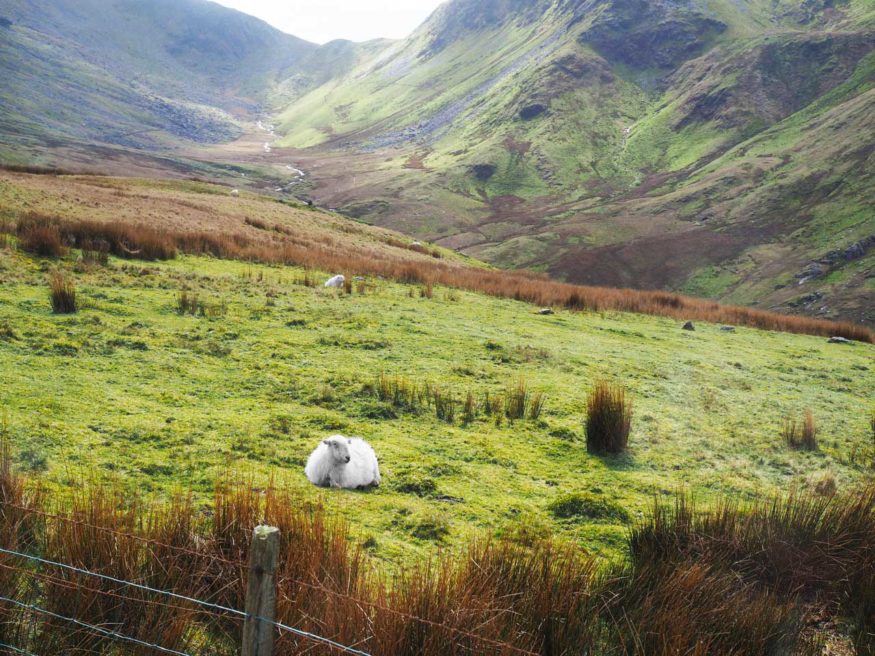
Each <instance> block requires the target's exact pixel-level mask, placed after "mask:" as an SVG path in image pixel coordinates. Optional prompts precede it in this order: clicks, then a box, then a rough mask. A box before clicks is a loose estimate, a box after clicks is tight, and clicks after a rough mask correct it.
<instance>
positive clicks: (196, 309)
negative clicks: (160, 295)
mask: <svg viewBox="0 0 875 656" xmlns="http://www.w3.org/2000/svg"><path fill="white" fill-rule="evenodd" d="M227 311H228V308H227V306H226V305H225V303H224V302H222V303H207V302H206V301H204V300H203V299H202V298H201V297H200V295H198V294H197V293H194V292H189V291H188V290H183V291H181V292H179V294H177V295H176V313H177V314H180V315H185V314H190V315H192V316H200V317H221V316H224V315H225V314H226V313H227Z"/></svg>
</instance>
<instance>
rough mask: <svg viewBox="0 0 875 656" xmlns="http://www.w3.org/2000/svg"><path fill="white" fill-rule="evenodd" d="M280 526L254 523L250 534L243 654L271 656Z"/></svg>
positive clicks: (274, 628)
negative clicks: (256, 525)
mask: <svg viewBox="0 0 875 656" xmlns="http://www.w3.org/2000/svg"><path fill="white" fill-rule="evenodd" d="M279 548H280V530H279V529H278V528H274V527H272V526H258V527H256V528H255V531H254V532H253V534H252V548H251V551H250V555H249V582H248V584H247V586H246V621H245V623H244V625H243V656H273V642H274V636H275V635H276V627H275V626H274V624H273V621H274V617H275V614H276V583H275V581H274V572H275V571H276V561H277V558H278V556H279V550H280V549H279Z"/></svg>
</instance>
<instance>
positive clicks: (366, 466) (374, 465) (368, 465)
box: [304, 435, 380, 490]
mask: <svg viewBox="0 0 875 656" xmlns="http://www.w3.org/2000/svg"><path fill="white" fill-rule="evenodd" d="M304 473H305V474H306V475H307V479H308V480H309V481H310V482H311V483H313V485H318V486H319V487H333V488H343V489H345V490H357V489H359V488H363V487H376V486H377V485H379V484H380V465H379V463H378V462H377V454H376V453H374V450H373V449H372V448H371V446H370V445H369V444H368V443H367V442H365V441H364V440H362V439H359V438H358V437H353V438H348V437H344V436H343V435H335V436H334V437H331V438H329V439H327V440H325V441H324V442H322V444H320V445H319V446H318V447H316V450H315V451H313V453H312V454H310V458H309V459H308V460H307V466H306V467H305V468H304Z"/></svg>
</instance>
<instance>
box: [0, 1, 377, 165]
mask: <svg viewBox="0 0 875 656" xmlns="http://www.w3.org/2000/svg"><path fill="white" fill-rule="evenodd" d="M0 16H2V17H3V18H4V19H5V20H4V25H5V27H0V70H2V72H3V75H4V81H5V83H4V88H3V90H2V92H0V122H2V123H0V129H2V132H3V133H4V134H6V135H9V136H12V137H15V138H17V139H18V140H19V141H21V140H27V139H28V137H29V138H30V141H32V142H36V143H44V142H45V141H46V139H47V138H48V139H49V140H57V141H62V142H67V141H72V142H81V143H84V144H93V143H104V144H114V145H118V146H124V147H128V148H135V149H136V148H140V149H142V148H159V147H165V148H176V147H178V146H179V145H180V143H185V142H186V141H189V142H198V143H215V142H221V141H228V140H230V139H233V138H235V137H236V136H239V134H240V133H241V129H240V127H239V126H238V125H236V123H235V118H236V117H241V116H251V115H255V114H256V113H257V112H259V111H260V108H261V107H262V105H263V104H264V103H265V102H267V101H268V100H269V98H271V97H273V96H274V94H279V95H278V97H282V98H284V99H285V100H286V101H290V100H292V99H294V98H295V97H297V95H299V94H300V92H301V90H302V89H305V88H307V89H308V88H310V87H311V86H312V85H315V84H321V83H322V82H324V81H325V80H326V79H328V78H330V77H331V76H334V75H338V74H341V73H343V72H344V71H345V70H346V67H348V66H351V65H352V64H353V62H354V61H355V58H356V57H357V53H358V50H359V47H358V46H355V45H353V44H348V43H335V44H329V45H328V46H324V47H319V46H316V45H315V44H312V43H308V42H306V41H303V40H301V39H298V38H296V37H293V36H290V35H287V34H284V33H282V32H280V31H278V30H276V29H274V28H272V27H270V26H269V25H267V24H266V23H264V22H262V21H260V20H258V19H256V18H253V17H251V16H248V15H246V14H243V13H240V12H237V11H233V10H230V9H226V8H225V7H221V6H219V5H217V4H214V3H212V2H207V1H205V0H182V1H177V0H148V1H147V2H141V1H137V0H113V1H111V2H107V1H105V0H75V1H74V0H60V1H54V0H52V1H50V0H36V1H31V0H6V2H4V3H3V4H2V6H0ZM365 50H366V48H365ZM303 66H305V67H306V74H302V73H301V70H300V68H301V67H303ZM292 81H294V82H296V84H294V85H292V84H291V82H292ZM281 84H284V85H285V88H284V89H282V90H280V87H281ZM180 140H182V141H180ZM50 143H51V141H50Z"/></svg>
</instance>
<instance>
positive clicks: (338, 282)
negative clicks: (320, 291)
mask: <svg viewBox="0 0 875 656" xmlns="http://www.w3.org/2000/svg"><path fill="white" fill-rule="evenodd" d="M345 283H346V276H334V277H333V278H332V279H331V280H329V281H328V282H326V283H325V286H326V287H333V288H334V289H341V288H343V285H344V284H345Z"/></svg>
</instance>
